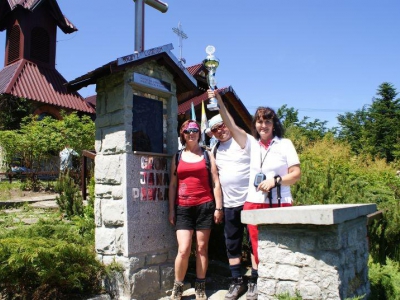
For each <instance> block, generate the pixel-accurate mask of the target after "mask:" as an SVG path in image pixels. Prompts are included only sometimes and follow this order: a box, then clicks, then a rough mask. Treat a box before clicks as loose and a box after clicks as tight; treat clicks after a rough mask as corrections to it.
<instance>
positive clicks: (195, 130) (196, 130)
mask: <svg viewBox="0 0 400 300" xmlns="http://www.w3.org/2000/svg"><path fill="white" fill-rule="evenodd" d="M198 132H199V130H198V129H197V128H190V129H186V130H184V131H183V133H185V134H189V133H198Z"/></svg>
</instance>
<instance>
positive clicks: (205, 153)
mask: <svg viewBox="0 0 400 300" xmlns="http://www.w3.org/2000/svg"><path fill="white" fill-rule="evenodd" d="M201 150H202V152H203V156H204V160H205V161H206V168H207V172H208V181H209V183H210V187H211V192H213V188H214V183H213V180H212V174H211V162H210V157H209V156H208V151H207V150H206V149H204V148H201ZM182 151H183V149H181V150H178V151H177V152H176V154H175V172H174V175H175V176H176V174H177V171H178V164H179V161H180V160H181V156H182Z"/></svg>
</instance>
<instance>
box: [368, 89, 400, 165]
mask: <svg viewBox="0 0 400 300" xmlns="http://www.w3.org/2000/svg"><path fill="white" fill-rule="evenodd" d="M377 96H378V97H377V98H375V99H374V100H373V102H372V105H371V107H370V110H369V115H368V117H369V118H368V121H367V122H366V124H365V131H366V133H368V135H369V138H368V139H365V140H366V142H367V146H368V151H369V152H370V153H371V154H372V155H373V156H378V157H381V158H386V160H387V161H388V162H391V161H393V160H394V159H395V158H396V156H395V153H394V150H395V147H394V146H395V145H396V144H397V143H398V142H399V138H400V105H399V102H400V99H395V98H396V96H397V92H396V89H395V88H394V87H393V85H392V84H390V83H387V82H384V83H382V84H381V85H380V86H379V88H378V90H377Z"/></svg>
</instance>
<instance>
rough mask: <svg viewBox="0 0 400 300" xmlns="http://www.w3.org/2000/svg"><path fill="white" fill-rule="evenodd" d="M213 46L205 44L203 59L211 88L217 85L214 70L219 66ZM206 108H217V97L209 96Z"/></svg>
mask: <svg viewBox="0 0 400 300" xmlns="http://www.w3.org/2000/svg"><path fill="white" fill-rule="evenodd" d="M214 52H215V47H214V46H211V45H209V46H207V47H206V53H207V54H208V55H207V57H206V58H205V59H204V60H203V66H204V67H205V68H206V69H207V70H208V75H207V82H208V85H209V87H210V89H211V90H214V89H215V87H216V86H217V80H216V79H215V71H216V70H217V67H218V66H219V59H218V58H216V57H215V56H214ZM207 108H208V110H219V107H218V102H217V99H216V98H215V97H214V98H211V99H210V102H209V104H207Z"/></svg>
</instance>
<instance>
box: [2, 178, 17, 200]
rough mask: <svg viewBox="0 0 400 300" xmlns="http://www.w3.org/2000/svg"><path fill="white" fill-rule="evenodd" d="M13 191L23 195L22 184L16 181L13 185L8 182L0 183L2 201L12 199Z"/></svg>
mask: <svg viewBox="0 0 400 300" xmlns="http://www.w3.org/2000/svg"><path fill="white" fill-rule="evenodd" d="M11 191H14V192H15V193H18V192H20V193H21V194H22V190H21V183H20V182H17V181H15V182H13V183H9V182H8V181H1V182H0V201H4V200H8V199H10V197H11Z"/></svg>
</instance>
